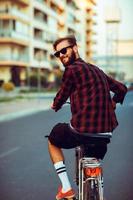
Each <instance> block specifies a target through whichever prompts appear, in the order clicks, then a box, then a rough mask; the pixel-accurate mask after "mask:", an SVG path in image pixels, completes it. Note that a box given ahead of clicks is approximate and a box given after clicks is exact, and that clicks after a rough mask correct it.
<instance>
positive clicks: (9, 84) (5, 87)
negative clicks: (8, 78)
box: [2, 82, 15, 92]
mask: <svg viewBox="0 0 133 200" xmlns="http://www.w3.org/2000/svg"><path fill="white" fill-rule="evenodd" d="M2 89H3V90H4V91H6V92H10V91H13V90H14V89H15V85H14V84H13V83H12V82H5V83H3V84H2Z"/></svg>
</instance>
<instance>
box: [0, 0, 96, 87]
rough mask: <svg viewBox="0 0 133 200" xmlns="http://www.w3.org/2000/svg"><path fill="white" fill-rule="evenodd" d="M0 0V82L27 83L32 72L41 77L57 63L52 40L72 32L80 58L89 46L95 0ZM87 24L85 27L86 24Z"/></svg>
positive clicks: (90, 51) (88, 51)
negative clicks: (82, 4) (81, 3)
mask: <svg viewBox="0 0 133 200" xmlns="http://www.w3.org/2000/svg"><path fill="white" fill-rule="evenodd" d="M82 2H84V3H86V4H85V6H79V2H77V1H76V0H62V1H60V0H0V82H1V83H2V82H7V81H10V80H11V81H12V82H13V83H14V84H15V85H16V86H20V85H26V84H27V81H28V78H27V77H29V76H30V75H31V74H36V75H37V77H38V84H40V77H41V75H42V76H45V75H47V73H48V71H52V70H53V68H54V67H55V66H57V65H59V63H58V61H57V60H56V59H55V58H54V56H53V49H52V43H53V41H54V40H55V39H56V38H58V37H60V36H64V35H67V34H75V36H76V38H77V40H78V44H79V47H82V48H80V54H81V56H82V57H83V58H86V59H87V60H89V59H90V58H91V56H92V55H93V53H94V51H93V49H92V45H93V44H94V43H95V42H92V40H91V38H92V35H93V34H95V33H94V31H93V25H95V22H94V21H93V16H94V15H95V13H94V12H93V7H94V6H95V2H94V0H84V1H82ZM86 25H87V26H86Z"/></svg>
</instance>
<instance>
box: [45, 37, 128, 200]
mask: <svg viewBox="0 0 133 200" xmlns="http://www.w3.org/2000/svg"><path fill="white" fill-rule="evenodd" d="M53 46H54V50H55V54H54V55H55V56H56V57H57V58H59V59H60V61H61V63H62V64H63V65H64V67H65V71H64V74H63V78H62V84H61V88H60V90H59V91H58V93H57V95H56V97H55V99H54V102H53V104H52V106H51V107H52V109H53V110H55V111H58V110H59V109H60V108H61V107H62V105H63V104H64V103H65V102H66V100H67V99H68V97H70V103H71V112H72V119H71V121H70V124H67V123H59V124H57V125H56V126H55V127H54V128H53V129H52V131H51V133H50V135H49V139H48V147H49V153H50V156H51V160H52V162H53V164H54V167H55V169H56V172H57V174H58V175H59V178H60V180H61V183H62V186H61V187H60V188H59V190H58V193H57V195H56V199H57V200H60V199H63V198H69V197H70V198H71V197H74V196H75V193H74V190H73V189H72V187H71V184H70V181H69V179H68V176H67V172H66V167H65V163H64V156H63V152H62V148H65V149H70V148H75V147H76V146H79V145H81V144H84V141H86V140H87V139H86V135H87V134H88V135H92V134H95V135H96V134H99V135H101V136H102V135H112V131H113V130H114V129H115V128H116V126H117V125H118V123H117V119H116V115H115V111H114V109H115V104H116V103H121V104H122V103H123V100H124V97H125V94H126V92H127V88H126V87H125V86H124V85H123V84H122V83H120V82H118V81H116V80H114V79H112V78H111V77H108V76H107V75H106V74H105V73H104V72H103V71H102V70H100V69H99V68H98V67H96V66H94V65H92V64H87V63H86V62H85V61H83V60H82V59H81V58H80V56H79V53H78V47H77V43H76V39H75V37H74V36H68V37H64V38H60V39H58V40H57V41H55V43H54V45H53ZM110 91H112V92H113V93H114V96H113V98H111V96H110ZM88 141H89V139H88ZM104 153H105V152H104ZM102 158H103V157H102Z"/></svg>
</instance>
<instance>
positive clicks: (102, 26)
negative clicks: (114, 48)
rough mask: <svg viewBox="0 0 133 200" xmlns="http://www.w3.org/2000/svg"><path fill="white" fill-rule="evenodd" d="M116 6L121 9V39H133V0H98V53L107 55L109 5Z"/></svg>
mask: <svg viewBox="0 0 133 200" xmlns="http://www.w3.org/2000/svg"><path fill="white" fill-rule="evenodd" d="M112 5H113V6H116V7H117V8H119V10H120V23H119V39H121V40H125V39H131V40H133V0H97V6H96V7H97V8H96V10H97V22H98V24H97V26H96V31H97V42H98V46H97V53H98V55H105V49H106V23H105V16H106V11H107V7H110V6H112Z"/></svg>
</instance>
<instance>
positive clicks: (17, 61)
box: [0, 53, 29, 67]
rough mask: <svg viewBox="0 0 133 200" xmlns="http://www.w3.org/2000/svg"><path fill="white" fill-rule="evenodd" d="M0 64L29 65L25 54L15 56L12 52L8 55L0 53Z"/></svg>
mask: <svg viewBox="0 0 133 200" xmlns="http://www.w3.org/2000/svg"><path fill="white" fill-rule="evenodd" d="M0 65H17V66H25V67H27V66H29V58H28V56H27V55H26V54H25V55H18V56H15V55H14V54H13V53H12V54H10V55H6V54H5V55H0Z"/></svg>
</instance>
